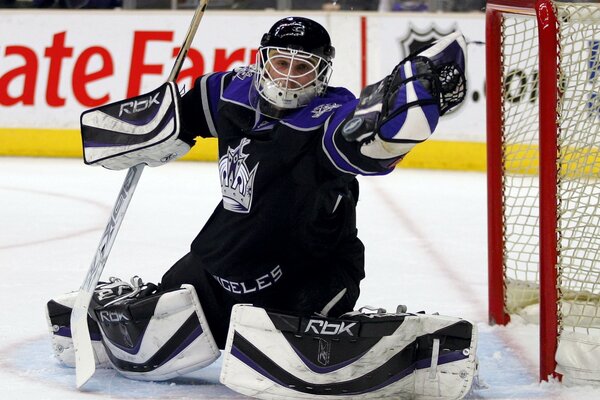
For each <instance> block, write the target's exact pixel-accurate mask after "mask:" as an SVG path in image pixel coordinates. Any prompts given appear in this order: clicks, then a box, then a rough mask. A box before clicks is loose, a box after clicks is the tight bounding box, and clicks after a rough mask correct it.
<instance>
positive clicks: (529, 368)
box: [0, 158, 600, 400]
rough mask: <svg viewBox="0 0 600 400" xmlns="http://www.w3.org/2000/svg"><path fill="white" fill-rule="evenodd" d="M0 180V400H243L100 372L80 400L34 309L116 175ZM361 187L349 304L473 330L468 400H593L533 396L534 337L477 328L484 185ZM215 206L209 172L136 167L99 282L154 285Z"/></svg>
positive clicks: (206, 384) (75, 283)
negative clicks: (355, 273)
mask: <svg viewBox="0 0 600 400" xmlns="http://www.w3.org/2000/svg"><path fill="white" fill-rule="evenodd" d="M0 171H1V173H0V199H1V200H0V201H1V203H0V226H1V229H0V309H1V310H2V311H1V312H2V314H1V315H2V322H1V323H0V398H2V399H25V400H30V399H35V400H38V399H61V400H64V399H90V400H93V399H241V398H244V397H243V396H241V395H237V394H236V393H234V392H232V391H230V390H229V389H227V388H226V387H224V386H222V385H221V384H219V383H218V375H219V365H220V364H219V362H217V363H216V364H214V365H212V366H211V367H209V368H207V369H205V370H203V371H200V372H198V373H196V374H194V375H193V376H191V377H189V378H186V379H179V380H176V381H173V382H167V383H148V382H136V381H130V380H127V379H124V378H121V377H120V376H118V375H116V373H115V372H113V371H112V370H100V371H98V372H97V373H96V375H94V377H93V378H92V380H91V381H90V382H89V384H88V385H87V386H86V387H85V391H84V392H79V391H77V389H76V388H75V374H74V370H72V369H69V368H62V367H60V366H59V365H58V364H57V363H56V362H55V360H54V359H53V358H52V350H51V346H50V341H49V339H48V334H47V325H46V321H45V316H44V307H45V303H46V301H48V300H49V299H50V298H52V297H53V296H55V295H58V294H61V293H65V292H68V291H72V290H75V289H77V288H78V287H79V285H80V284H81V282H82V280H83V277H84V276H85V273H86V271H87V269H88V267H89V265H90V262H91V260H92V256H93V254H94V251H95V249H96V247H97V246H98V242H99V239H100V235H101V233H102V231H103V229H104V227H105V226H106V222H107V220H108V215H109V213H110V210H111V208H112V206H113V204H114V201H115V199H116V196H117V193H118V191H119V189H120V187H121V183H122V181H123V179H124V176H125V175H124V174H125V172H123V171H121V172H114V171H108V170H105V169H102V168H93V167H88V166H85V165H83V163H82V162H81V161H80V160H75V159H67V160H65V159H30V158H0ZM360 183H361V200H360V203H359V207H358V210H359V216H358V225H359V235H360V237H361V238H362V239H363V241H364V243H365V245H366V248H367V278H366V279H365V280H364V281H363V284H362V294H361V297H360V300H359V305H367V304H368V305H373V306H379V307H384V308H388V310H394V309H395V307H396V305H397V304H405V305H407V306H408V309H409V311H419V310H425V311H427V312H439V313H441V314H446V315H452V316H461V317H464V318H467V319H470V320H472V321H474V322H476V323H477V324H478V327H479V331H480V341H479V349H478V354H479V360H480V387H479V388H478V389H477V390H475V391H474V392H473V394H471V395H470V396H469V397H470V398H473V399H573V400H574V399H578V400H579V399H584V400H588V399H590V400H591V399H599V398H600V389H594V388H591V387H579V388H565V387H563V386H562V385H561V384H559V383H557V382H551V383H542V384H540V383H538V380H537V375H538V361H537V357H538V350H537V346H538V345H537V339H536V338H537V329H538V327H537V325H528V324H526V323H525V322H513V323H511V324H510V325H509V326H507V327H490V326H488V325H487V242H486V234H487V232H486V184H485V175H484V174H482V173H465V172H434V171H423V170H419V171H416V170H407V169H398V170H397V171H395V172H394V173H393V174H391V175H389V176H386V177H377V178H361V179H360ZM219 199H220V187H219V181H218V175H217V168H216V165H215V164H213V163H193V162H177V163H171V164H169V165H167V166H164V167H160V168H146V170H145V171H144V174H143V176H142V178H141V181H140V183H139V185H138V188H137V191H136V192H135V194H134V197H133V200H132V203H131V205H130V208H129V211H128V212H127V215H126V218H125V221H124V223H123V226H122V228H121V231H120V232H119V234H118V237H117V240H116V243H115V246H114V248H113V251H112V253H111V255H110V257H109V259H108V263H107V265H106V268H105V272H104V275H103V277H104V278H106V277H108V276H113V275H116V276H119V277H122V278H128V277H130V276H132V275H135V274H137V275H140V276H141V277H142V278H143V279H144V280H145V281H150V282H156V281H159V280H160V277H161V276H162V274H163V273H164V272H165V271H166V269H167V268H168V267H169V266H171V265H172V264H173V263H174V262H175V261H177V259H178V258H179V257H180V256H182V255H183V254H185V253H186V252H187V250H188V248H189V244H190V242H191V240H192V239H193V238H194V237H195V235H196V233H197V232H198V231H199V229H200V228H201V227H202V225H203V223H204V221H206V219H207V218H208V216H209V215H210V213H211V211H212V210H213V208H214V207H215V205H216V204H217V202H218V201H219Z"/></svg>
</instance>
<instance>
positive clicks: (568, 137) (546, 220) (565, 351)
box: [486, 0, 600, 383]
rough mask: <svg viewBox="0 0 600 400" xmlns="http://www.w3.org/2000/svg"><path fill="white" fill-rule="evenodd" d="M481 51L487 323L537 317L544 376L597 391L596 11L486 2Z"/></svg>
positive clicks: (599, 76) (599, 136) (599, 13)
mask: <svg viewBox="0 0 600 400" xmlns="http://www.w3.org/2000/svg"><path fill="white" fill-rule="evenodd" d="M486 51H487V55H486V74H487V78H486V79H487V82H486V84H487V146H488V148H487V156H488V258H489V262H488V269H489V319H490V323H492V324H506V323H508V322H509V321H510V315H511V314H521V315H525V316H526V317H529V318H531V319H537V316H538V315H539V323H540V378H541V379H544V380H545V379H547V378H548V376H550V375H554V376H558V374H557V372H561V373H568V374H569V379H570V381H571V382H579V381H585V382H588V381H597V382H598V383H600V362H597V361H596V362H595V364H598V366H597V367H596V365H595V364H594V362H593V361H591V360H587V359H586V357H587V356H586V354H590V349H589V348H587V347H586V344H582V343H584V342H588V341H590V342H591V343H595V342H597V345H594V346H596V347H599V348H600V307H599V305H600V184H599V183H598V182H597V181H599V180H600V173H599V172H600V95H598V94H599V93H600V5H599V4H590V3H560V2H554V1H550V0H538V1H534V0H525V1H518V0H491V1H488V2H487V8H486ZM537 304H539V314H537V311H536V310H538V309H536V307H538V306H537ZM532 310H534V311H532ZM559 344H560V348H559ZM594 346H592V347H594ZM595 355H597V354H595ZM556 360H559V363H558V368H557V363H556ZM589 363H592V364H591V365H592V366H591V367H590V364H589ZM571 370H577V371H584V373H580V372H576V373H575V374H574V375H572V374H571Z"/></svg>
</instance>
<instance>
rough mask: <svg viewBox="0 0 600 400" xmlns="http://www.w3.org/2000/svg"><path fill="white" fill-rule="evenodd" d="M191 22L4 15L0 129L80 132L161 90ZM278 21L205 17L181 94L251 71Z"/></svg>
mask: <svg viewBox="0 0 600 400" xmlns="http://www.w3.org/2000/svg"><path fill="white" fill-rule="evenodd" d="M191 17H192V12H191V11H190V12H181V11H168V10H162V11H153V12H143V13H142V12H128V11H106V12H82V11H53V10H50V11H40V12H31V11H29V12H27V13H19V12H13V13H10V12H9V13H7V14H4V12H3V14H2V15H1V16H0V116H1V121H0V125H1V126H2V127H45V128H48V127H55V128H76V127H78V126H79V115H80V113H81V112H82V111H83V110H85V109H87V108H90V107H95V106H98V105H101V104H104V103H107V102H111V101H117V100H120V99H123V98H126V97H131V96H135V95H138V94H141V93H145V92H147V91H150V90H152V89H154V88H156V87H157V86H159V85H160V84H161V83H163V82H164V81H165V80H166V78H167V77H168V75H169V72H170V70H171V67H172V66H173V62H174V61H175V57H176V55H177V53H178V51H179V48H180V46H181V43H183V40H184V37H185V33H186V32H187V29H188V26H189V23H190V20H191ZM278 18H279V16H273V15H271V16H261V15H256V14H254V15H253V17H252V18H251V20H249V19H248V17H246V16H240V15H233V14H227V15H223V14H219V15H213V16H211V17H205V18H204V19H203V21H202V23H201V25H200V27H199V29H198V33H197V35H196V37H195V40H194V42H193V44H192V48H191V49H190V51H189V53H188V58H187V60H186V62H185V63H184V65H183V68H182V70H181V73H180V75H179V79H178V83H179V84H180V86H182V87H185V88H188V89H189V87H190V86H191V85H192V82H193V81H194V79H195V78H196V77H198V76H200V75H202V74H204V73H207V72H211V71H223V70H228V69H232V68H235V67H237V66H240V65H245V64H248V63H252V62H253V61H254V57H255V51H256V50H255V48H256V47H257V45H258V43H259V42H260V38H261V36H262V33H264V32H263V27H267V28H264V29H268V27H269V26H271V25H272V23H273V22H274V21H276V20H277V19H278ZM234 26H235V27H236V29H231V27H234Z"/></svg>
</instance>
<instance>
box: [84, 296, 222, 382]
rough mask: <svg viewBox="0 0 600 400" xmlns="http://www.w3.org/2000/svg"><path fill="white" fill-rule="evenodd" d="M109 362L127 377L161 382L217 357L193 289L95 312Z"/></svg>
mask: <svg viewBox="0 0 600 400" xmlns="http://www.w3.org/2000/svg"><path fill="white" fill-rule="evenodd" d="M94 316H95V320H96V321H97V322H98V325H99V327H100V331H101V333H102V342H103V344H104V346H105V349H106V353H107V355H108V358H109V360H110V362H111V364H112V366H113V368H115V369H116V370H117V371H118V372H119V373H120V374H122V375H124V376H125V377H127V378H131V379H139V380H151V381H161V380H167V379H171V378H174V377H177V376H181V375H185V374H187V373H190V372H192V371H196V370H198V369H201V368H204V367H206V366H207V365H209V364H211V363H213V362H214V361H215V360H216V359H217V358H219V356H220V354H221V353H220V351H219V349H218V348H217V345H216V343H215V341H214V339H213V336H212V334H211V332H210V329H209V327H208V324H207V322H206V318H205V316H204V312H203V311H202V307H201V306H200V301H199V300H198V296H197V294H196V291H195V289H194V288H193V287H192V286H191V285H182V286H181V288H179V289H176V290H172V291H167V292H159V293H156V294H152V295H149V296H147V297H142V298H135V297H134V298H126V299H124V300H123V301H122V302H117V303H112V304H109V305H108V306H99V307H97V308H95V309H94Z"/></svg>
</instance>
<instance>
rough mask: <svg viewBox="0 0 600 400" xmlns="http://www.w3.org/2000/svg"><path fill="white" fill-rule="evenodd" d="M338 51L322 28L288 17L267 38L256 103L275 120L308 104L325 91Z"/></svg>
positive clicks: (259, 56)
mask: <svg viewBox="0 0 600 400" xmlns="http://www.w3.org/2000/svg"><path fill="white" fill-rule="evenodd" d="M334 55H335V49H334V48H333V46H331V39H330V38H329V34H328V33H327V31H326V30H325V28H323V27H322V26H321V25H319V24H318V23H316V22H315V21H312V20H310V19H307V18H301V17H288V18H285V19H282V20H280V21H278V22H276V23H275V25H273V27H271V29H270V30H269V32H267V33H265V34H264V35H263V38H262V40H261V43H260V48H259V51H258V54H257V57H256V58H257V59H256V75H255V79H254V90H253V92H252V95H251V99H252V103H253V105H254V106H255V107H256V106H258V107H259V108H260V111H261V112H262V113H264V114H266V115H269V116H272V117H280V116H281V115H282V113H284V112H285V111H286V110H293V109H296V108H299V107H303V106H305V105H307V104H308V103H309V102H310V101H311V100H312V99H313V98H315V97H316V96H319V95H321V94H323V93H324V92H325V90H326V89H327V85H328V82H329V77H330V76H331V72H332V67H331V60H332V59H333V57H334Z"/></svg>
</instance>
